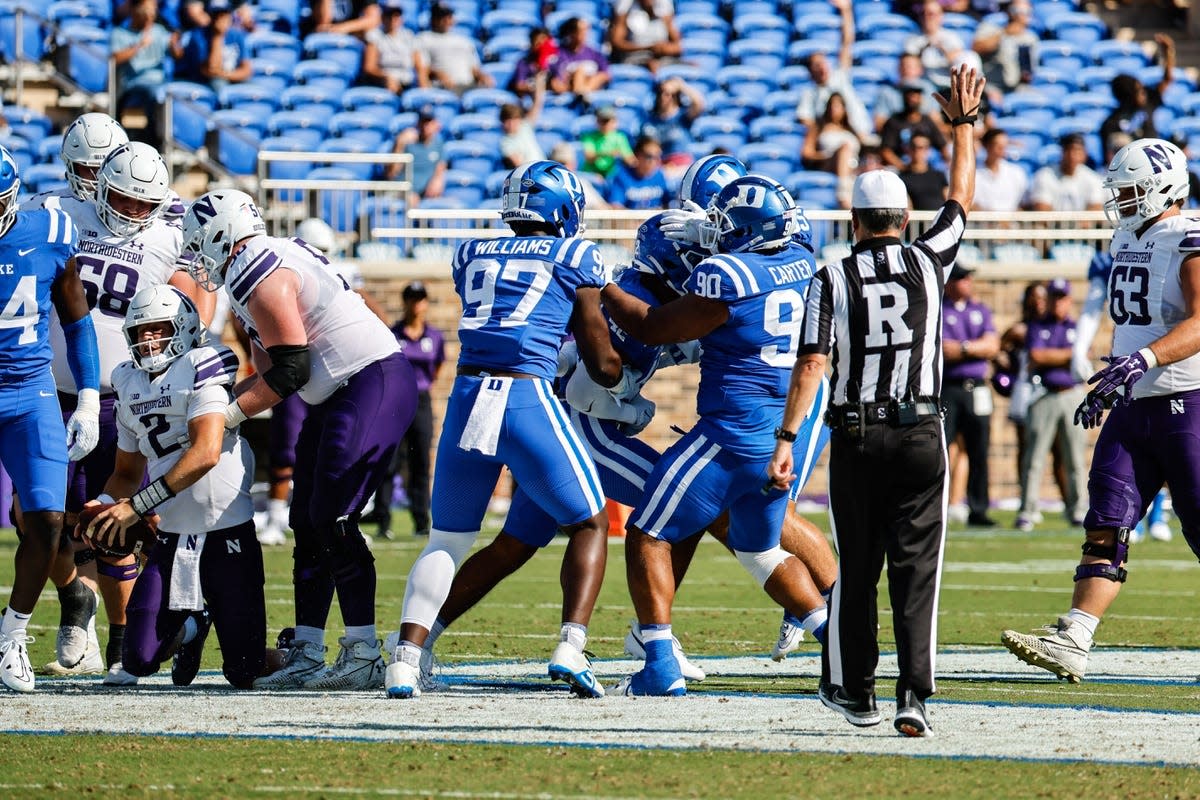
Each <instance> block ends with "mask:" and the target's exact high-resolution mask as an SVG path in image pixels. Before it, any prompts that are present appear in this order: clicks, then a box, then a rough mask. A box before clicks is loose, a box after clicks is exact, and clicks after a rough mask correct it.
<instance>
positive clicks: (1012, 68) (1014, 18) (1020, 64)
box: [972, 0, 1040, 93]
mask: <svg viewBox="0 0 1200 800" xmlns="http://www.w3.org/2000/svg"><path fill="white" fill-rule="evenodd" d="M1006 11H1007V13H1008V22H1007V23H1006V24H1005V25H1004V26H1000V25H997V24H996V23H994V22H984V23H981V24H980V26H979V27H978V28H977V29H976V31H975V41H974V43H973V44H972V47H973V48H974V50H975V52H976V53H978V54H979V56H980V58H982V59H983V70H984V71H983V74H984V77H986V78H987V80H988V86H989V87H990V88H995V89H1001V90H1003V91H1004V92H1005V93H1007V92H1011V91H1013V90H1015V89H1016V88H1017V87H1019V86H1024V85H1026V84H1028V83H1029V82H1030V81H1032V80H1033V68H1034V66H1035V65H1036V64H1037V63H1038V42H1039V41H1040V40H1039V39H1038V35H1037V34H1036V33H1034V32H1033V31H1032V30H1030V29H1029V20H1030V17H1031V15H1032V14H1033V7H1032V6H1030V4H1029V0H1012V2H1010V3H1009V4H1008V8H1007V9H1006Z"/></svg>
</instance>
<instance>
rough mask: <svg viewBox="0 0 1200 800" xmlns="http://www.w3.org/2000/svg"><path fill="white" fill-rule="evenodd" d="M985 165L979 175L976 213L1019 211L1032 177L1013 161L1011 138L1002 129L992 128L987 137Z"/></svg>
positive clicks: (978, 172)
mask: <svg viewBox="0 0 1200 800" xmlns="http://www.w3.org/2000/svg"><path fill="white" fill-rule="evenodd" d="M983 152H984V157H983V165H982V166H981V167H979V169H978V170H977V171H976V172H975V202H974V203H973V204H972V206H971V207H972V209H974V210H976V211H1016V210H1017V209H1019V208H1020V207H1021V204H1022V203H1023V202H1025V192H1026V190H1027V189H1028V188H1029V175H1028V174H1027V173H1026V172H1025V168H1024V167H1021V166H1019V165H1017V164H1014V163H1013V162H1011V161H1009V160H1008V158H1007V156H1008V134H1007V133H1005V132H1004V130H1003V129H1001V128H989V129H988V130H987V132H986V133H984V134H983Z"/></svg>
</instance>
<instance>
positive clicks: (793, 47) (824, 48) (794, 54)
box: [787, 39, 839, 69]
mask: <svg viewBox="0 0 1200 800" xmlns="http://www.w3.org/2000/svg"><path fill="white" fill-rule="evenodd" d="M838 51H839V48H838V45H837V43H832V44H831V43H830V42H828V41H825V40H814V39H799V40H797V41H794V42H792V43H791V44H789V45H788V52H787V60H788V63H789V64H792V65H793V66H796V65H800V64H803V63H804V62H806V61H807V60H808V57H809V56H811V55H812V54H813V53H824V54H825V55H827V56H829V60H830V61H835V62H836V61H837V59H838ZM789 69H790V67H789Z"/></svg>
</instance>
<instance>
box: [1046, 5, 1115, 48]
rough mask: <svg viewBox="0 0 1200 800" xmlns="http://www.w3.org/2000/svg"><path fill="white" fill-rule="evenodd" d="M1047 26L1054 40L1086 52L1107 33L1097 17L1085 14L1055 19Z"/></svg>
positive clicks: (1073, 14) (1067, 15)
mask: <svg viewBox="0 0 1200 800" xmlns="http://www.w3.org/2000/svg"><path fill="white" fill-rule="evenodd" d="M1048 25H1049V28H1050V31H1051V32H1052V33H1053V34H1054V38H1056V39H1058V40H1060V41H1064V42H1070V43H1072V44H1074V45H1078V46H1079V47H1080V48H1084V49H1088V50H1090V49H1091V48H1092V46H1093V45H1095V44H1096V43H1097V42H1099V41H1100V40H1101V39H1103V38H1104V37H1105V36H1106V35H1107V33H1108V32H1107V29H1106V28H1105V25H1104V23H1103V22H1101V21H1100V19H1099V18H1098V17H1094V16H1092V15H1091V14H1088V13H1085V12H1077V13H1071V14H1064V15H1062V16H1058V17H1055V18H1054V19H1053V21H1052V22H1049V23H1048Z"/></svg>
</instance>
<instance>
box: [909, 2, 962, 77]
mask: <svg viewBox="0 0 1200 800" xmlns="http://www.w3.org/2000/svg"><path fill="white" fill-rule="evenodd" d="M920 10H921V16H920V19H919V20H918V21H919V22H920V23H921V32H920V33H918V34H915V35H913V36H910V37H909V39H908V41H906V42H905V43H904V52H906V53H915V54H917V55H919V56H920V57H921V63H922V64H924V65H925V75H926V77H928V78H929V80H931V81H933V84H934V85H935V86H937V87H938V88H939V89H943V90H945V89H947V88H949V86H950V66H951V65H952V64H953V63H954V61H955V59H956V58H957V57H958V54H959V53H960V52H962V50H963V42H962V39H960V38H959V37H958V34H957V33H954V32H953V31H948V30H946V29H945V28H943V27H942V19H943V17H944V16H945V12H944V11H943V10H942V5H941V3H939V2H938V0H926V2H925V3H924V4H923V5H922V6H921V7H920Z"/></svg>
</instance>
